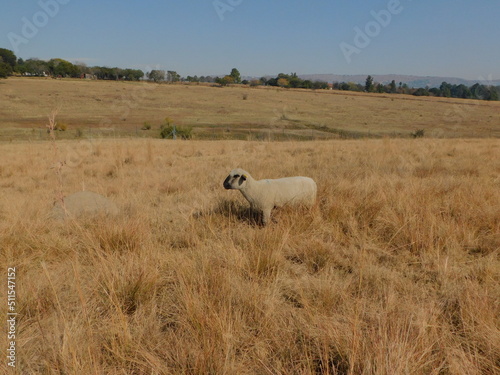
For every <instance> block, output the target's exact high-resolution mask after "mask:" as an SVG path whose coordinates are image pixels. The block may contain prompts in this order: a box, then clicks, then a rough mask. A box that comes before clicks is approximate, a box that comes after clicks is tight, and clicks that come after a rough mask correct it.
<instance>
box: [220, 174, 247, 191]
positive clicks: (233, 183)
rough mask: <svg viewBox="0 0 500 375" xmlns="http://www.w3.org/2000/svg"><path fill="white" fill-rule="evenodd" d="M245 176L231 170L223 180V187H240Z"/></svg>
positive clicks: (227, 188)
mask: <svg viewBox="0 0 500 375" xmlns="http://www.w3.org/2000/svg"><path fill="white" fill-rule="evenodd" d="M246 180H247V176H246V175H245V174H244V173H240V172H238V171H231V173H230V174H229V176H227V177H226V179H225V180H224V184H223V185H224V189H226V190H229V189H241V188H242V187H243V186H244V183H245V181H246Z"/></svg>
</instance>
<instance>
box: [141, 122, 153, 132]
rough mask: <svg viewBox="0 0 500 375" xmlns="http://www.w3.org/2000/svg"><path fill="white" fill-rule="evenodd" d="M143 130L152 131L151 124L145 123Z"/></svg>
mask: <svg viewBox="0 0 500 375" xmlns="http://www.w3.org/2000/svg"><path fill="white" fill-rule="evenodd" d="M141 130H151V124H150V123H149V122H147V121H144V125H143V126H142V128H141Z"/></svg>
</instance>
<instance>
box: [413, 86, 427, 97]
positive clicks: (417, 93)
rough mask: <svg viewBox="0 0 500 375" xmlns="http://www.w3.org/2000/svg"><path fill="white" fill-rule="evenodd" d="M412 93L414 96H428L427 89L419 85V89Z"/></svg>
mask: <svg viewBox="0 0 500 375" xmlns="http://www.w3.org/2000/svg"><path fill="white" fill-rule="evenodd" d="M413 95H415V96H429V90H427V89H426V88H425V89H424V88H422V87H420V88H419V89H417V90H416V91H415V92H414V93H413Z"/></svg>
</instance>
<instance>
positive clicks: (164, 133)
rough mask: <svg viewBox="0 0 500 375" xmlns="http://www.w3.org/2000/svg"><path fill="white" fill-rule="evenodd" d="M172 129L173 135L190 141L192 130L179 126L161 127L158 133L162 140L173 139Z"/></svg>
mask: <svg viewBox="0 0 500 375" xmlns="http://www.w3.org/2000/svg"><path fill="white" fill-rule="evenodd" d="M174 129H175V135H176V136H177V137H179V138H181V139H191V138H192V137H193V135H192V131H193V129H192V128H190V127H181V126H174V125H170V126H163V127H162V129H161V131H160V136H161V137H162V138H164V139H165V138H173V136H174Z"/></svg>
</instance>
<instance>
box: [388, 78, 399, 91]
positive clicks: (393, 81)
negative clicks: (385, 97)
mask: <svg viewBox="0 0 500 375" xmlns="http://www.w3.org/2000/svg"><path fill="white" fill-rule="evenodd" d="M397 91H398V90H397V88H396V81H395V80H392V81H391V83H390V84H389V92H390V93H391V94H395V93H396V92H397Z"/></svg>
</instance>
